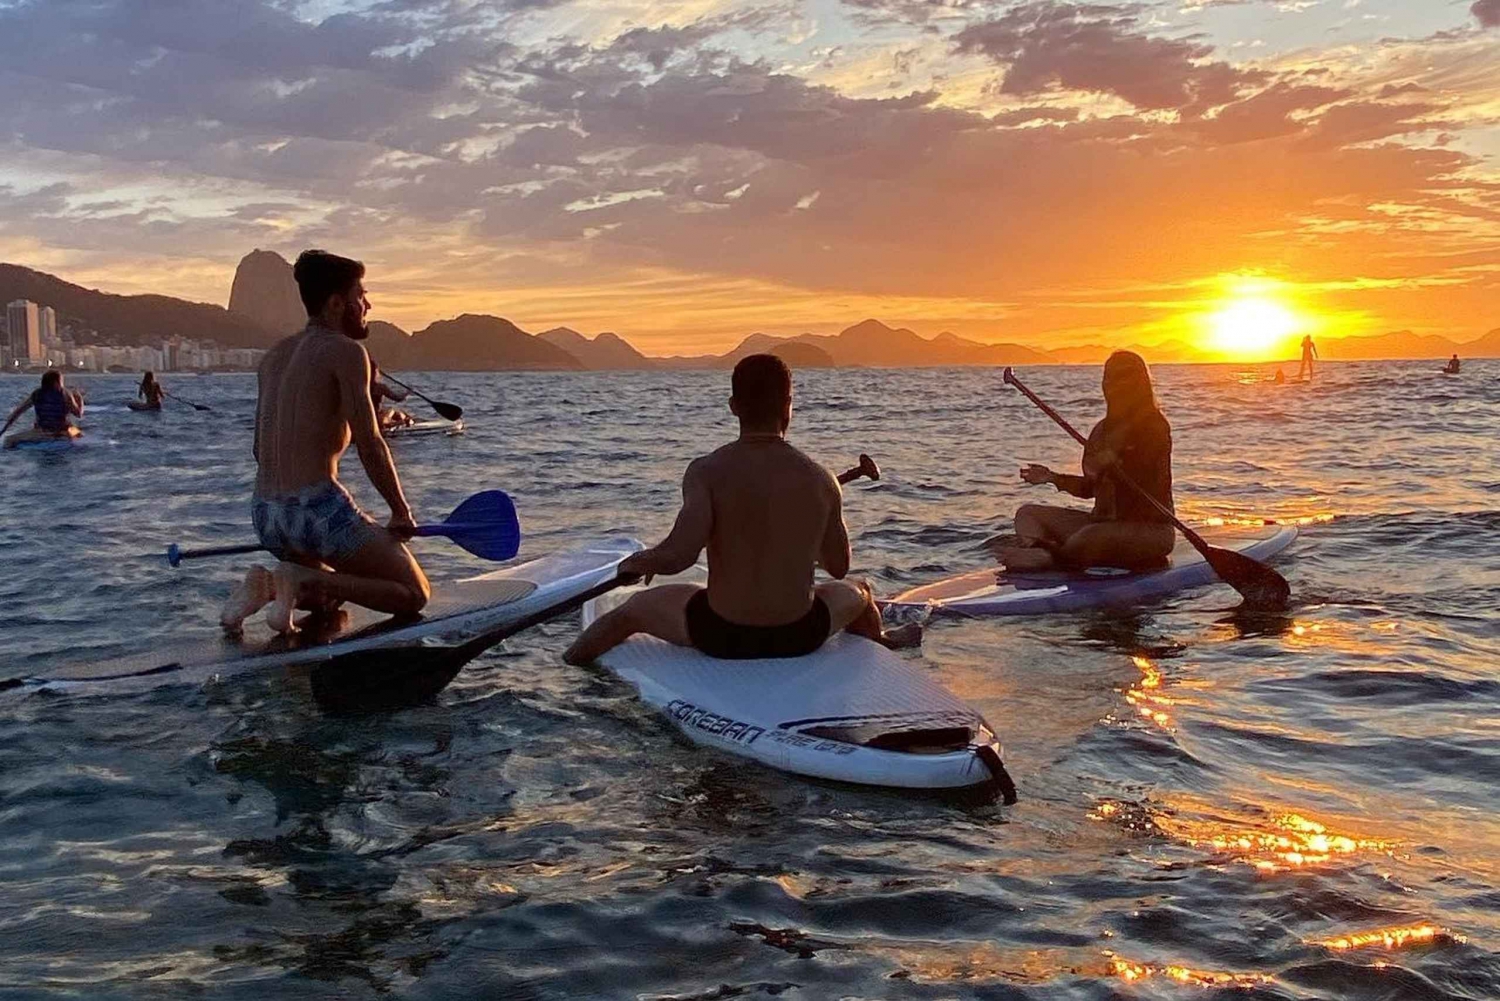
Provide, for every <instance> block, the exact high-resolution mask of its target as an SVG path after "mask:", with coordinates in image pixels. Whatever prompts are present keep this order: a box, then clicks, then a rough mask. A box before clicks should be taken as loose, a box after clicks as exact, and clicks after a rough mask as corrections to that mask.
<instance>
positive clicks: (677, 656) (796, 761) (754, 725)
mask: <svg viewBox="0 0 1500 1001" xmlns="http://www.w3.org/2000/svg"><path fill="white" fill-rule="evenodd" d="M628 596H629V592H619V591H617V592H614V593H613V594H609V595H605V596H603V597H601V598H596V599H594V600H593V601H590V602H589V603H588V604H586V605H584V606H583V622H584V625H585V626H588V625H589V624H590V623H592V622H593V621H594V620H595V619H597V618H598V617H599V616H600V615H602V614H604V612H605V611H608V610H609V608H611V607H614V606H616V605H617V604H618V603H619V602H621V601H624V600H625V598H627V597H628ZM599 662H600V664H601V665H602V666H604V667H606V668H608V669H609V670H610V671H611V672H613V673H614V674H615V675H617V676H619V677H620V678H622V679H623V680H625V681H628V682H629V683H630V684H632V685H634V686H635V688H636V689H637V690H638V691H639V692H640V695H641V698H642V699H644V700H645V701H646V702H647V703H648V704H649V705H652V706H654V707H655V708H657V709H658V710H660V711H661V712H662V713H664V714H665V715H666V717H667V719H669V720H671V721H672V723H673V724H675V725H676V727H677V728H678V729H679V730H681V731H682V732H683V734H685V735H686V736H687V737H688V739H690V740H692V741H693V742H695V743H698V744H702V745H704V746H706V747H713V748H717V749H719V750H721V751H726V752H728V753H729V754H735V755H738V756H740V757H744V758H749V759H751V760H753V761H758V762H760V763H761V764H764V765H769V766H771V767H772V768H776V769H780V770H781V771H785V772H791V773H793V774H796V775H806V776H809V777H812V778H820V779H832V780H835V781H839V782H854V783H859V784H862V785H873V786H889V787H895V788H902V789H933V790H939V789H941V790H972V791H975V792H981V791H983V792H986V793H987V794H988V796H989V798H993V797H994V796H995V795H999V796H1003V797H1004V799H1005V801H1006V802H1007V803H1012V802H1015V785H1014V784H1013V783H1012V782H1011V779H1010V776H1009V775H1008V774H1006V772H1005V767H1004V765H1003V764H1001V755H1000V741H999V740H998V739H997V738H996V736H995V733H994V729H993V728H992V727H991V726H990V725H989V724H988V723H986V722H985V720H984V718H983V717H981V716H980V715H979V713H977V712H975V711H974V709H973V708H972V707H971V706H969V705H968V704H966V703H965V702H963V701H962V700H961V699H959V698H957V697H956V696H954V695H953V694H952V693H950V692H948V691H947V690H946V689H944V688H942V687H941V686H940V685H937V684H935V683H933V682H932V681H930V680H928V679H927V678H926V677H924V676H923V675H922V674H921V673H919V672H918V671H917V670H916V669H914V668H913V667H912V666H911V665H909V664H908V663H907V662H906V661H905V660H903V659H902V658H901V657H898V656H897V655H896V654H894V653H892V652H891V651H889V650H887V649H886V648H885V647H883V646H881V645H880V644H878V643H874V642H872V641H870V640H867V639H864V638H862V637H858V636H851V635H849V634H847V633H845V634H841V635H839V636H835V637H833V638H832V639H830V640H829V641H828V642H827V643H825V644H824V645H823V647H822V649H820V650H818V651H817V652H816V653H812V654H808V655H807V656H805V657H790V658H776V659H768V660H734V661H730V660H716V659H715V658H713V657H709V656H707V655H706V654H702V653H699V652H698V651H697V650H692V649H688V648H685V647H679V646H673V645H672V644H670V643H666V642H663V641H662V640H659V639H656V638H654V637H650V636H636V637H633V638H632V639H630V640H628V641H626V642H625V643H622V644H621V645H620V646H617V647H615V648H614V649H613V650H611V651H609V652H608V653H606V654H605V655H604V656H603V657H602V658H600V661H599Z"/></svg>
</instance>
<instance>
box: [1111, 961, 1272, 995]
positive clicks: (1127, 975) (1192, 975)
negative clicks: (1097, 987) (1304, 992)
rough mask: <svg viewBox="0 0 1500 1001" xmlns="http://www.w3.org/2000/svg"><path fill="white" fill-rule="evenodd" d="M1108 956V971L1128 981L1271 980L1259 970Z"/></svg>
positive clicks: (1211, 983) (1236, 983)
mask: <svg viewBox="0 0 1500 1001" xmlns="http://www.w3.org/2000/svg"><path fill="white" fill-rule="evenodd" d="M1106 955H1108V956H1109V972H1110V973H1111V974H1113V975H1114V976H1116V977H1119V978H1120V979H1121V980H1124V981H1127V982H1129V983H1135V982H1137V981H1141V980H1149V979H1151V978H1153V977H1163V978H1165V979H1167V980H1175V981H1176V982H1177V983H1179V984H1186V985H1188V986H1190V987H1254V986H1257V985H1259V984H1267V983H1270V982H1271V978H1270V977H1268V976H1265V975H1263V974H1259V973H1221V972H1218V971H1215V970H1194V969H1191V968H1189V967H1186V966H1176V965H1172V964H1163V965H1157V964H1153V963H1133V962H1130V961H1129V960H1126V959H1121V958H1120V957H1119V956H1115V955H1112V954H1109V953H1106Z"/></svg>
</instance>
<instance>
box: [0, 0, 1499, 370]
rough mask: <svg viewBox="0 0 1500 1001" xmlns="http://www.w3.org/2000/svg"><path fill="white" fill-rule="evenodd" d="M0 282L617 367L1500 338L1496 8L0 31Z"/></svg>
mask: <svg viewBox="0 0 1500 1001" xmlns="http://www.w3.org/2000/svg"><path fill="white" fill-rule="evenodd" d="M0 94H3V97H4V99H3V100H0V260H4V261H9V262H13V263H18V264H25V265H27V266H30V267H35V268H39V269H41V270H44V271H49V272H53V273H56V274H59V275H61V276H62V277H64V278H66V279H68V280H70V281H76V282H80V283H82V284H87V285H91V286H97V287H100V288H103V289H105V290H108V291H117V292H139V291H152V292H162V293H167V294H171V295H178V296H183V297H186V298H193V299H200V300H205V301H210V302H218V303H221V304H222V303H225V302H226V301H227V299H228V294H229V285H230V279H231V277H232V274H233V269H234V265H235V264H236V262H237V261H238V260H239V258H240V257H241V256H242V255H244V254H245V253H246V252H248V251H249V250H250V249H251V248H254V247H261V248H266V249H272V250H277V251H280V252H281V253H282V254H283V255H285V256H287V257H292V256H294V255H295V254H296V253H297V252H298V251H299V250H300V249H302V248H304V247H308V246H322V247H326V248H328V249H330V250H335V251H338V252H342V253H348V254H351V255H354V256H358V257H361V258H363V259H364V260H365V261H366V262H367V264H368V265H369V266H370V275H369V280H368V285H369V287H370V290H371V297H372V299H373V300H374V303H375V313H374V317H375V318H379V319H386V320H390V321H392V322H395V323H398V324H400V325H402V326H403V327H406V328H407V329H414V328H419V327H422V326H425V325H426V324H427V323H429V322H431V321H432V320H435V319H440V318H443V317H446V316H451V315H454V314H456V313H459V312H465V311H467V312H489V313H495V314H497V315H502V316H505V317H507V318H509V319H511V320H514V321H515V322H517V323H519V324H520V325H521V326H523V327H525V328H527V329H530V330H540V329H544V328H546V327H549V326H554V325H558V324H566V325H568V326H571V327H574V328H576V329H579V330H582V331H585V332H588V333H593V332H597V331H600V330H615V331H618V332H619V333H621V334H622V335H624V336H626V337H627V338H629V339H630V340H631V341H632V342H634V343H635V344H636V345H637V346H639V347H640V348H641V349H642V350H645V351H647V352H648V353H656V354H663V353H672V352H685V353H696V352H700V351H707V350H724V349H726V348H728V347H730V346H732V345H733V344H734V343H735V342H737V341H738V340H739V339H740V338H741V337H743V336H744V335H745V334H747V333H749V332H751V331H755V330H764V331H767V332H771V333H779V334H793V333H800V332H802V331H813V332H819V333H827V332H834V331H836V330H838V329H839V328H841V327H843V326H845V325H848V324H850V323H853V322H855V321H857V320H860V319H862V318H864V317H866V316H874V317H878V318H880V319H882V320H884V321H886V322H888V323H891V324H893V325H906V326H910V327H912V328H914V329H916V330H918V331H919V332H921V333H924V334H929V335H930V334H935V333H937V332H938V331H940V330H952V331H954V332H956V333H959V334H963V335H966V336H969V337H974V338H976V339H979V340H986V341H1002V340H1004V341H1018V342H1021V343H1027V344H1032V345H1039V346H1059V345H1070V344H1079V343H1104V344H1116V343H1120V344H1123V343H1129V342H1145V343H1153V342H1157V341H1161V340H1164V339H1183V340H1186V341H1189V342H1190V343H1193V344H1195V345H1199V346H1203V347H1210V348H1214V349H1216V350H1220V351H1222V352H1223V353H1224V354H1225V355H1226V356H1231V357H1232V356H1236V355H1245V356H1249V355H1256V354H1260V353H1264V352H1275V351H1277V350H1279V347H1280V342H1281V341H1284V340H1286V339H1288V338H1290V339H1295V338H1297V337H1300V336H1301V334H1302V333H1303V332H1310V333H1314V334H1315V335H1317V336H1339V335H1344V334H1350V333H1360V334H1374V333H1383V332H1386V331H1391V330H1397V329H1403V328H1408V329H1412V330H1415V331H1418V332H1421V333H1436V334H1443V335H1446V336H1449V337H1452V338H1454V339H1457V340H1465V339H1470V338H1473V337H1476V336H1478V335H1480V334H1482V333H1484V332H1485V331H1486V330H1489V329H1491V328H1493V327H1496V326H1500V0H1478V2H1473V0H1460V2H1455V0H1175V2H1169V3H1163V2H1155V0H1142V2H1139V3H1133V4H1091V3H1057V2H1047V0H1034V2H1023V3H996V2H979V0H935V2H924V0H803V2H786V3H783V2H774V0H773V2H766V3H729V2H716V0H669V2H654V0H574V2H567V0H563V2H558V0H499V2H464V0H381V2H371V0H309V2H297V0H233V2H229V0H214V2H206V0H205V2H199V0H37V2H30V0H21V2H16V0H0Z"/></svg>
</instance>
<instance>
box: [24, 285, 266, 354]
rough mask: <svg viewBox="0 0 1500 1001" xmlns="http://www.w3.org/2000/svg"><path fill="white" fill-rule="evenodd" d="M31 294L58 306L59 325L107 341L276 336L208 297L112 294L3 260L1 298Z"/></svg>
mask: <svg viewBox="0 0 1500 1001" xmlns="http://www.w3.org/2000/svg"><path fill="white" fill-rule="evenodd" d="M15 299H30V300H31V301H32V302H35V303H39V304H41V305H43V306H51V307H52V308H53V309H55V310H56V311H57V325H58V329H59V330H61V329H62V328H63V327H64V326H73V327H75V328H83V329H86V330H94V331H97V332H98V339H99V341H100V342H102V343H106V344H119V345H142V344H153V345H155V344H160V343H161V342H162V341H164V340H166V339H168V338H170V337H185V338H191V339H193V340H209V341H214V342H215V343H217V344H218V345H219V346H221V347H226V348H264V347H268V346H269V345H271V344H273V343H275V341H276V337H275V336H274V335H273V334H271V333H270V332H269V331H267V330H266V329H265V328H264V327H262V326H261V325H260V324H258V323H256V322H254V321H252V320H249V319H246V318H245V317H243V316H236V315H235V314H233V313H231V312H229V311H228V310H227V309H224V308H223V307H222V306H214V305H210V304H209V303H206V302H188V301H186V300H183V299H174V298H172V297H171V296H165V295H114V294H112V293H109V292H100V291H98V290H97V289H89V288H84V287H83V286H82V285H74V284H72V283H71V282H65V281H63V280H62V279H61V278H58V277H56V276H54V275H49V274H46V273H45V272H41V271H33V270H32V269H31V268H25V267H21V266H20V265H18V264H0V304H3V303H7V302H11V301H12V300H15Z"/></svg>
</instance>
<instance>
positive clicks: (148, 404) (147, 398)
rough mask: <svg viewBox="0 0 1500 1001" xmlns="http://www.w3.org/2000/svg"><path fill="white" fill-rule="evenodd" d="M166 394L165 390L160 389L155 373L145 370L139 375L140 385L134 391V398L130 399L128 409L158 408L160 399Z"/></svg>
mask: <svg viewBox="0 0 1500 1001" xmlns="http://www.w3.org/2000/svg"><path fill="white" fill-rule="evenodd" d="M166 395H167V393H166V390H164V389H162V386H161V383H159V382H157V381H156V373H155V372H147V373H146V374H145V375H143V376H141V385H140V387H139V388H138V389H137V390H136V391H135V396H136V398H135V399H134V400H131V401H130V409H131V410H160V409H161V404H162V400H163V399H164V398H165V397H166Z"/></svg>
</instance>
